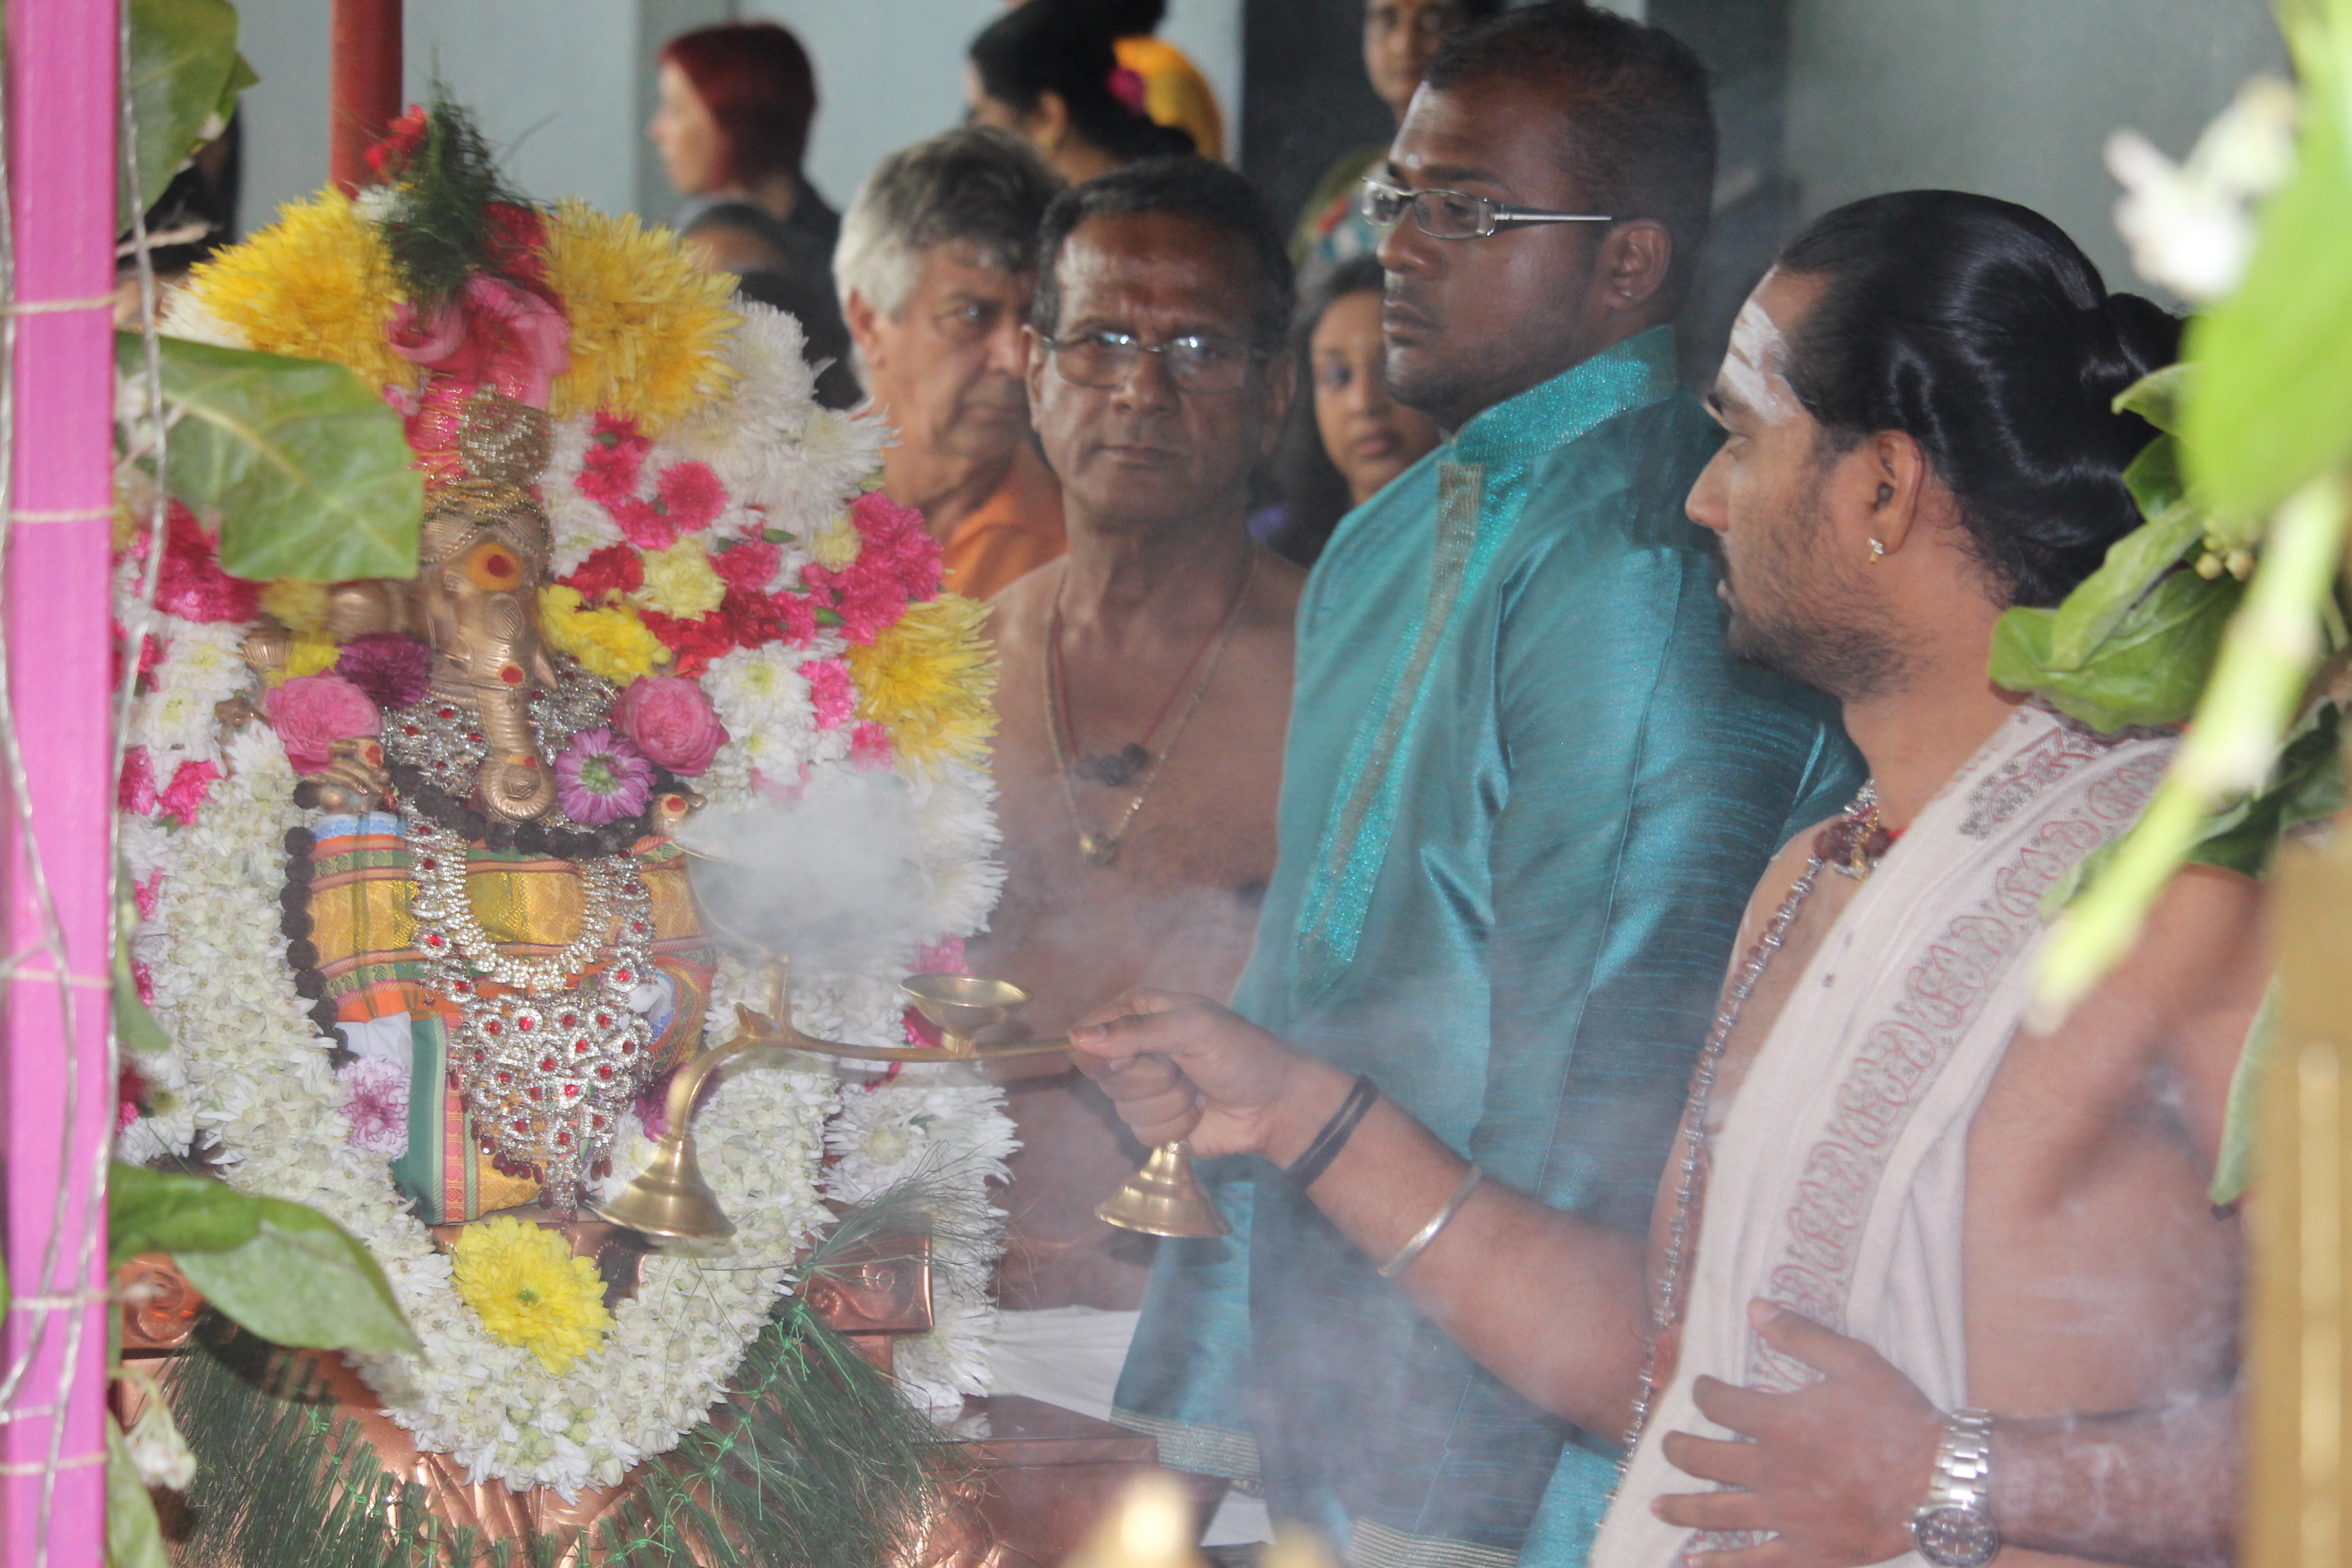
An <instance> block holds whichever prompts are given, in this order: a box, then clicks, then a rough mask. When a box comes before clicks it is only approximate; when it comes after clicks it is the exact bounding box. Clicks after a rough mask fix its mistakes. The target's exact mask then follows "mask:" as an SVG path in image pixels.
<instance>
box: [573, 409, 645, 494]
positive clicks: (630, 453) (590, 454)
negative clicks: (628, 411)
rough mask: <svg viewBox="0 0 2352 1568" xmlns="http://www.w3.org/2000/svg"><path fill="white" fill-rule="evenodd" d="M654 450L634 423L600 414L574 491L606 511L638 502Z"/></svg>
mask: <svg viewBox="0 0 2352 1568" xmlns="http://www.w3.org/2000/svg"><path fill="white" fill-rule="evenodd" d="M653 447H654V444H653V442H652V441H651V440H649V439H648V438H646V437H644V436H641V435H639V434H638V433H637V427H636V426H635V424H634V423H633V422H631V421H629V420H626V419H615V418H614V417H613V416H611V415H609V414H599V415H597V416H596V429H595V434H594V435H593V437H591V438H590V440H589V443H588V450H587V452H586V454H585V455H584V456H583V458H581V461H580V472H579V475H578V477H576V478H575V479H572V489H576V490H578V491H579V492H580V493H581V494H582V495H583V496H586V497H587V498H588V499H589V500H593V501H594V502H595V503H596V504H597V505H598V506H601V507H603V508H604V509H605V510H607V511H610V510H612V509H613V508H614V505H615V504H617V503H619V502H622V501H628V500H636V495H637V482H638V480H639V479H642V478H643V477H644V475H645V468H646V453H647V452H650V451H652V450H653Z"/></svg>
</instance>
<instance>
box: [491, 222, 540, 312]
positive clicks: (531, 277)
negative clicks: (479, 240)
mask: <svg viewBox="0 0 2352 1568" xmlns="http://www.w3.org/2000/svg"><path fill="white" fill-rule="evenodd" d="M482 214H483V216H485V217H487V218H488V219H489V223H490V232H489V237H488V244H487V246H486V247H485V248H486V249H487V250H488V255H489V262H490V266H491V268H493V269H494V270H496V271H499V272H503V273H505V274H506V275H507V276H508V277H509V278H511V279H514V280H515V281H516V282H518V283H528V284H529V285H530V287H531V288H533V289H538V290H540V291H541V293H544V292H545V291H546V289H547V258H546V257H545V256H543V255H542V254H541V251H542V250H543V249H544V247H546V245H547V225H546V224H545V223H544V222H542V221H541V218H540V216H539V215H538V214H537V213H535V212H533V211H531V209H530V208H529V207H519V206H516V205H514V204H512V203H511V202H492V203H490V204H489V205H488V206H486V207H484V208H483V209H482Z"/></svg>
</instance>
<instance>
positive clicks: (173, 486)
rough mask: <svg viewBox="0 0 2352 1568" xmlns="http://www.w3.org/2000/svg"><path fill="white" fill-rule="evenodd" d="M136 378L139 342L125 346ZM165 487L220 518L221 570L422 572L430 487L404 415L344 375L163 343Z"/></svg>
mask: <svg viewBox="0 0 2352 1568" xmlns="http://www.w3.org/2000/svg"><path fill="white" fill-rule="evenodd" d="M115 353H116V359H117V363H119V364H120V365H121V367H122V369H123V370H124V372H125V373H126V374H136V373H137V371H138V368H139V364H140V359H141V348H140V342H139V339H138V338H137V337H135V336H133V335H131V334H130V333H120V334H117V336H116V338H115ZM163 397H164V401H165V403H166V405H169V408H170V413H171V416H172V418H173V425H172V427H171V441H170V447H169V451H170V460H169V468H168V472H167V473H166V475H165V484H166V488H167V489H170V491H171V492H172V494H173V496H175V497H177V498H178V499H179V500H183V501H185V502H187V503H188V504H190V505H191V506H195V507H201V508H205V509H208V510H213V511H215V512H217V513H218V514H219V516H220V518H221V552H220V559H221V567H222V569H223V570H225V571H226V572H229V573H232V574H235V575H236V576H239V577H246V578H251V579H253V580H255V581H257V582H267V581H268V580H269V579H271V578H273V577H299V578H303V579H305V580H307V581H310V582H314V583H332V582H340V581H342V580H344V579H346V578H352V577H410V576H414V575H415V573H416V532H417V525H418V522H419V521H420V519H421V518H422V517H423V515H424V510H425V484H424V479H423V478H422V477H421V476H420V475H419V474H418V473H417V472H416V470H415V468H413V467H412V466H411V465H412V463H413V461H414V457H415V454H413V453H412V452H410V450H409V448H408V442H407V439H406V437H404V434H403V433H402V430H401V423H400V416H398V415H397V414H395V413H394V412H393V410H392V409H391V407H390V406H389V405H386V404H385V403H384V402H383V399H382V398H380V397H378V396H377V395H375V394H374V393H373V392H372V391H370V390H369V389H368V387H367V386H366V385H365V384H363V383H362V382H361V380H360V379H359V377H357V376H355V375H353V374H352V373H351V372H350V371H348V370H345V369H344V368H343V367H342V366H341V365H336V364H328V363H324V362H323V361H320V360H302V359H287V358H283V357H281V356H279V355H277V354H264V353H248V352H247V351H245V350H243V349H225V348H217V347H215V346H214V345H212V344H210V343H196V342H186V341H184V340H183V339H179V338H165V339H163Z"/></svg>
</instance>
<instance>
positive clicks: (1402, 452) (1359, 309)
mask: <svg viewBox="0 0 2352 1568" xmlns="http://www.w3.org/2000/svg"><path fill="white" fill-rule="evenodd" d="M1384 354H1385V350H1384V349H1383V348H1382V346H1381V296H1380V293H1379V291H1378V290H1377V289H1358V290H1357V291H1356V292H1355V293H1352V294H1342V295H1340V296H1339V298H1338V299H1337V300H1333V301H1332V302H1331V307H1330V309H1328V310H1325V311H1324V312H1323V319H1322V320H1321V321H1318V322H1316V323H1315V332H1314V335H1313V336H1312V337H1310V338H1309V339H1308V340H1307V360H1308V368H1309V370H1310V371H1311V373H1312V374H1313V375H1314V378H1315V427H1316V429H1317V430H1318V431H1319V432H1320V433H1321V435H1322V437H1323V449H1324V451H1326V452H1328V453H1329V454H1330V456H1331V465H1332V467H1334V468H1338V469H1339V475H1340V477H1341V478H1342V479H1346V480H1347V481H1348V490H1349V497H1350V499H1351V500H1353V502H1354V503H1355V504H1356V505H1358V506H1361V505H1362V504H1363V503H1364V502H1365V501H1367V500H1370V499H1371V497H1372V494H1373V492H1374V491H1376V490H1378V489H1380V488H1381V486H1382V485H1385V484H1387V483H1388V482H1389V481H1390V480H1391V479H1395V478H1396V477H1397V476H1398V475H1399V474H1401V473H1402V472H1404V471H1405V469H1407V468H1411V467H1412V465H1413V464H1414V463H1415V462H1417V461H1419V460H1420V458H1421V457H1422V454H1423V453H1424V452H1427V451H1428V450H1429V449H1430V448H1431V447H1434V446H1436V445H1437V426H1434V425H1433V424H1431V423H1430V422H1429V420H1428V418H1427V417H1426V416H1423V415H1421V414H1417V413H1415V412H1413V410H1412V409H1410V408H1407V407H1405V406H1403V405H1402V404H1399V403H1396V402H1393V401H1391V398H1390V397H1389V394H1388V385H1387V384H1386V383H1385V382H1383V381H1382V380H1381V360H1382V358H1383V356H1384Z"/></svg>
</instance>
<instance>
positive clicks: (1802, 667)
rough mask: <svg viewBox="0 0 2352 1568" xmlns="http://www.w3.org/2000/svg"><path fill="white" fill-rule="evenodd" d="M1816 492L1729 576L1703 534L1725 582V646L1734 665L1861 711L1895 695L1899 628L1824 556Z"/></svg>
mask: <svg viewBox="0 0 2352 1568" xmlns="http://www.w3.org/2000/svg"><path fill="white" fill-rule="evenodd" d="M1797 510H1798V512H1799V513H1800V514H1801V515H1800V517H1798V518H1792V519H1791V520H1790V524H1789V525H1787V526H1784V527H1782V528H1781V529H1780V530H1778V531H1775V532H1773V533H1769V534H1767V535H1766V536H1765V537H1764V538H1763V539H1762V540H1761V541H1760V542H1759V544H1758V545H1757V547H1756V548H1754V549H1753V550H1751V551H1750V552H1748V554H1747V556H1746V557H1745V558H1743V559H1742V561H1741V562H1740V563H1739V568H1738V573H1737V574H1736V575H1735V574H1734V573H1733V571H1732V568H1731V564H1730V562H1729V561H1728V559H1727V556H1726V553H1725V551H1724V548H1723V539H1722V536H1721V535H1719V534H1715V533H1710V534H1709V535H1708V545H1709V548H1710V551H1711V552H1712V553H1713V554H1714V556H1715V558H1716V565H1717V568H1718V569H1719V570H1720V571H1721V572H1722V574H1723V583H1724V588H1723V593H1722V598H1723V601H1724V605H1725V608H1726V610H1727V621H1726V624H1725V626H1724V647H1726V648H1727V650H1728V651H1729V652H1730V654H1731V656H1732V657H1733V658H1738V659H1742V660H1744V661H1746V662H1747V663H1749V664H1753V665H1756V666H1758V667H1759V668H1764V669H1769V670H1770V671H1771V672H1772V673H1773V674H1775V675H1780V676H1784V677H1786V678H1787V679H1790V680H1793V681H1796V682H1797V683H1799V684H1800V685H1802V686H1810V687H1812V688H1814V689H1817V690H1821V691H1825V692H1827V693H1829V694H1830V695H1831V696H1832V697H1834V698H1836V699H1838V700H1840V701H1841V702H1858V701H1862V700H1866V699H1869V698H1872V697H1875V696H1878V695H1880V694H1881V693H1883V692H1885V691H1888V690H1891V689H1895V687H1898V686H1900V685H1901V684H1902V683H1903V681H1904V680H1905V679H1906V677H1907V676H1908V674H1909V672H1910V668H1911V663H1912V658H1911V653H1910V648H1909V643H1908V639H1907V638H1906V637H1905V636H1904V633H1903V630H1902V628H1901V627H1900V626H1898V625H1896V624H1895V621H1894V619H1893V618H1892V617H1891V616H1888V614H1887V613H1886V611H1885V609H1883V608H1881V607H1880V606H1879V605H1878V604H1877V603H1876V602H1875V601H1874V595H1872V594H1871V593H1870V592H1869V585H1868V584H1867V583H1866V582H1865V581H1864V580H1862V579H1861V578H1860V576H1859V574H1860V573H1862V572H1865V571H1867V570H1869V568H1867V567H1856V566H1853V565H1849V564H1844V563H1839V562H1837V561H1836V560H1835V559H1834V558H1833V557H1832V555H1831V554H1830V552H1828V551H1826V550H1825V549H1822V542H1824V541H1825V540H1826V539H1827V537H1828V533H1829V530H1828V528H1827V526H1826V522H1827V519H1826V517H1825V516H1824V513H1823V509H1822V486H1821V485H1819V484H1817V485H1815V486H1814V488H1813V489H1812V490H1811V493H1810V494H1808V495H1807V496H1805V497H1804V498H1803V499H1802V500H1801V501H1800V503H1799V505H1798V508H1797Z"/></svg>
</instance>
